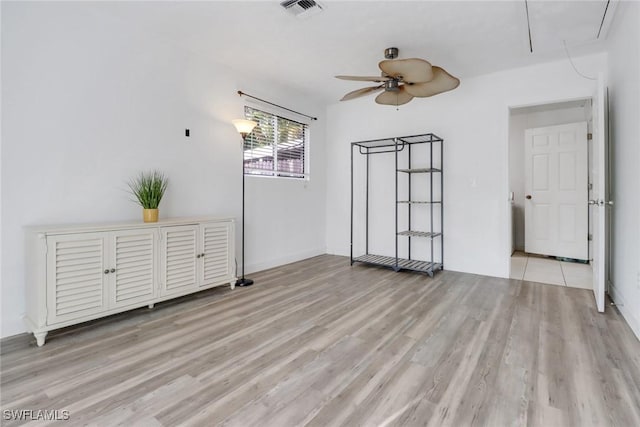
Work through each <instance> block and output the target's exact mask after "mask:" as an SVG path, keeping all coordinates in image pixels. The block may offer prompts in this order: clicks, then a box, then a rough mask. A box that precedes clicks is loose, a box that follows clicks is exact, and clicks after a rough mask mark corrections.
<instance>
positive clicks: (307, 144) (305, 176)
mask: <svg viewBox="0 0 640 427" xmlns="http://www.w3.org/2000/svg"><path fill="white" fill-rule="evenodd" d="M247 107H249V108H251V109H254V110H259V111H261V112H263V113H266V114H271V115H273V116H276V117H279V118H282V119H285V120H288V121H291V122H295V123H299V124H301V125H303V126H305V127H306V129H305V132H304V166H303V167H304V171H305V172H304V173H302V174H298V175H300V176H292V175H286V174H285V175H282V174H280V173H278V171H277V170H276V169H275V167H276V165H277V150H275V151H276V152H275V153H274V156H273V157H274V169H271V170H266V169H265V172H270V173H264V174H262V173H247V172H246V171H245V168H244V143H243V145H242V173H243V174H244V176H246V177H252V178H267V179H286V180H294V181H304V182H308V181H310V178H311V168H310V165H311V161H310V159H311V121H310V120H300V119H295V118H293V117H292V116H291V115H289V114H286V113H283V112H281V111H279V110H278V109H276V108H270V107H264V106H263V105H260V104H257V103H256V104H254V103H253V102H245V103H244V105H243V106H242V110H243V117H244V118H245V119H248V120H250V118H249V117H247V113H246V108H247ZM274 141H275V138H274Z"/></svg>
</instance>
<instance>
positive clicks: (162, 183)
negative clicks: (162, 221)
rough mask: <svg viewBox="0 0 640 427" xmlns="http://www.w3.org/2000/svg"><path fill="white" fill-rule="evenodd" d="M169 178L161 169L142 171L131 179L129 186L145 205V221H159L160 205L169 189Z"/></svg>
mask: <svg viewBox="0 0 640 427" xmlns="http://www.w3.org/2000/svg"><path fill="white" fill-rule="evenodd" d="M168 182H169V180H168V179H167V177H166V176H165V175H164V174H163V173H162V172H159V171H156V170H154V171H151V172H141V173H140V175H138V176H137V177H136V178H134V179H132V180H131V181H129V188H130V189H131V194H133V195H134V196H135V197H136V199H137V202H138V203H139V204H140V206H142V207H143V211H142V217H143V219H144V222H158V205H159V204H160V200H162V196H164V192H165V190H166V189H167V184H168Z"/></svg>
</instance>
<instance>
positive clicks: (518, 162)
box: [509, 106, 587, 251]
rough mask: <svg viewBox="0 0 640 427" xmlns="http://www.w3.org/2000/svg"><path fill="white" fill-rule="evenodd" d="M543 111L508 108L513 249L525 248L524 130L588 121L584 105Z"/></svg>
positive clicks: (552, 107)
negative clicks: (512, 196)
mask: <svg viewBox="0 0 640 427" xmlns="http://www.w3.org/2000/svg"><path fill="white" fill-rule="evenodd" d="M549 108H550V109H548V110H546V111H535V112H527V109H514V110H511V117H510V120H509V185H510V189H509V191H513V193H514V200H513V202H514V203H513V205H514V210H513V219H512V220H513V222H514V234H515V236H514V239H515V249H516V250H520V251H523V250H524V228H525V227H524V207H525V204H524V201H525V198H524V196H525V194H524V191H525V173H524V170H525V169H524V166H525V161H524V132H525V130H526V129H531V128H538V127H546V126H556V125H562V124H567V123H575V122H584V121H587V116H586V112H585V109H584V108H583V107H572V108H555V107H554V106H549Z"/></svg>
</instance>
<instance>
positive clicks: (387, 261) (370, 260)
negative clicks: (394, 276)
mask: <svg viewBox="0 0 640 427" xmlns="http://www.w3.org/2000/svg"><path fill="white" fill-rule="evenodd" d="M353 261H354V262H361V263H364V264H371V265H378V266H380V267H387V268H393V269H394V270H410V271H422V272H424V273H433V272H434V271H437V270H442V264H440V263H438V262H429V261H420V260H416V259H405V258H395V257H390V256H384V255H373V254H366V255H362V256H359V257H356V258H354V259H353ZM396 261H397V268H396Z"/></svg>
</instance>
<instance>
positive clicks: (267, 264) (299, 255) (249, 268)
mask: <svg viewBox="0 0 640 427" xmlns="http://www.w3.org/2000/svg"><path fill="white" fill-rule="evenodd" d="M326 253H327V251H326V249H325V248H318V249H311V250H308V251H304V252H295V253H290V254H287V255H285V256H281V257H278V258H274V259H270V260H267V261H262V262H257V263H253V264H247V265H245V270H246V273H247V274H251V273H255V272H258V271H263V270H268V269H270V268H274V267H280V266H281V265H285V264H290V263H292V262H296V261H302V260H303V259H307V258H312V257H314V256H318V255H324V254H326ZM238 267H240V266H238Z"/></svg>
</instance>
